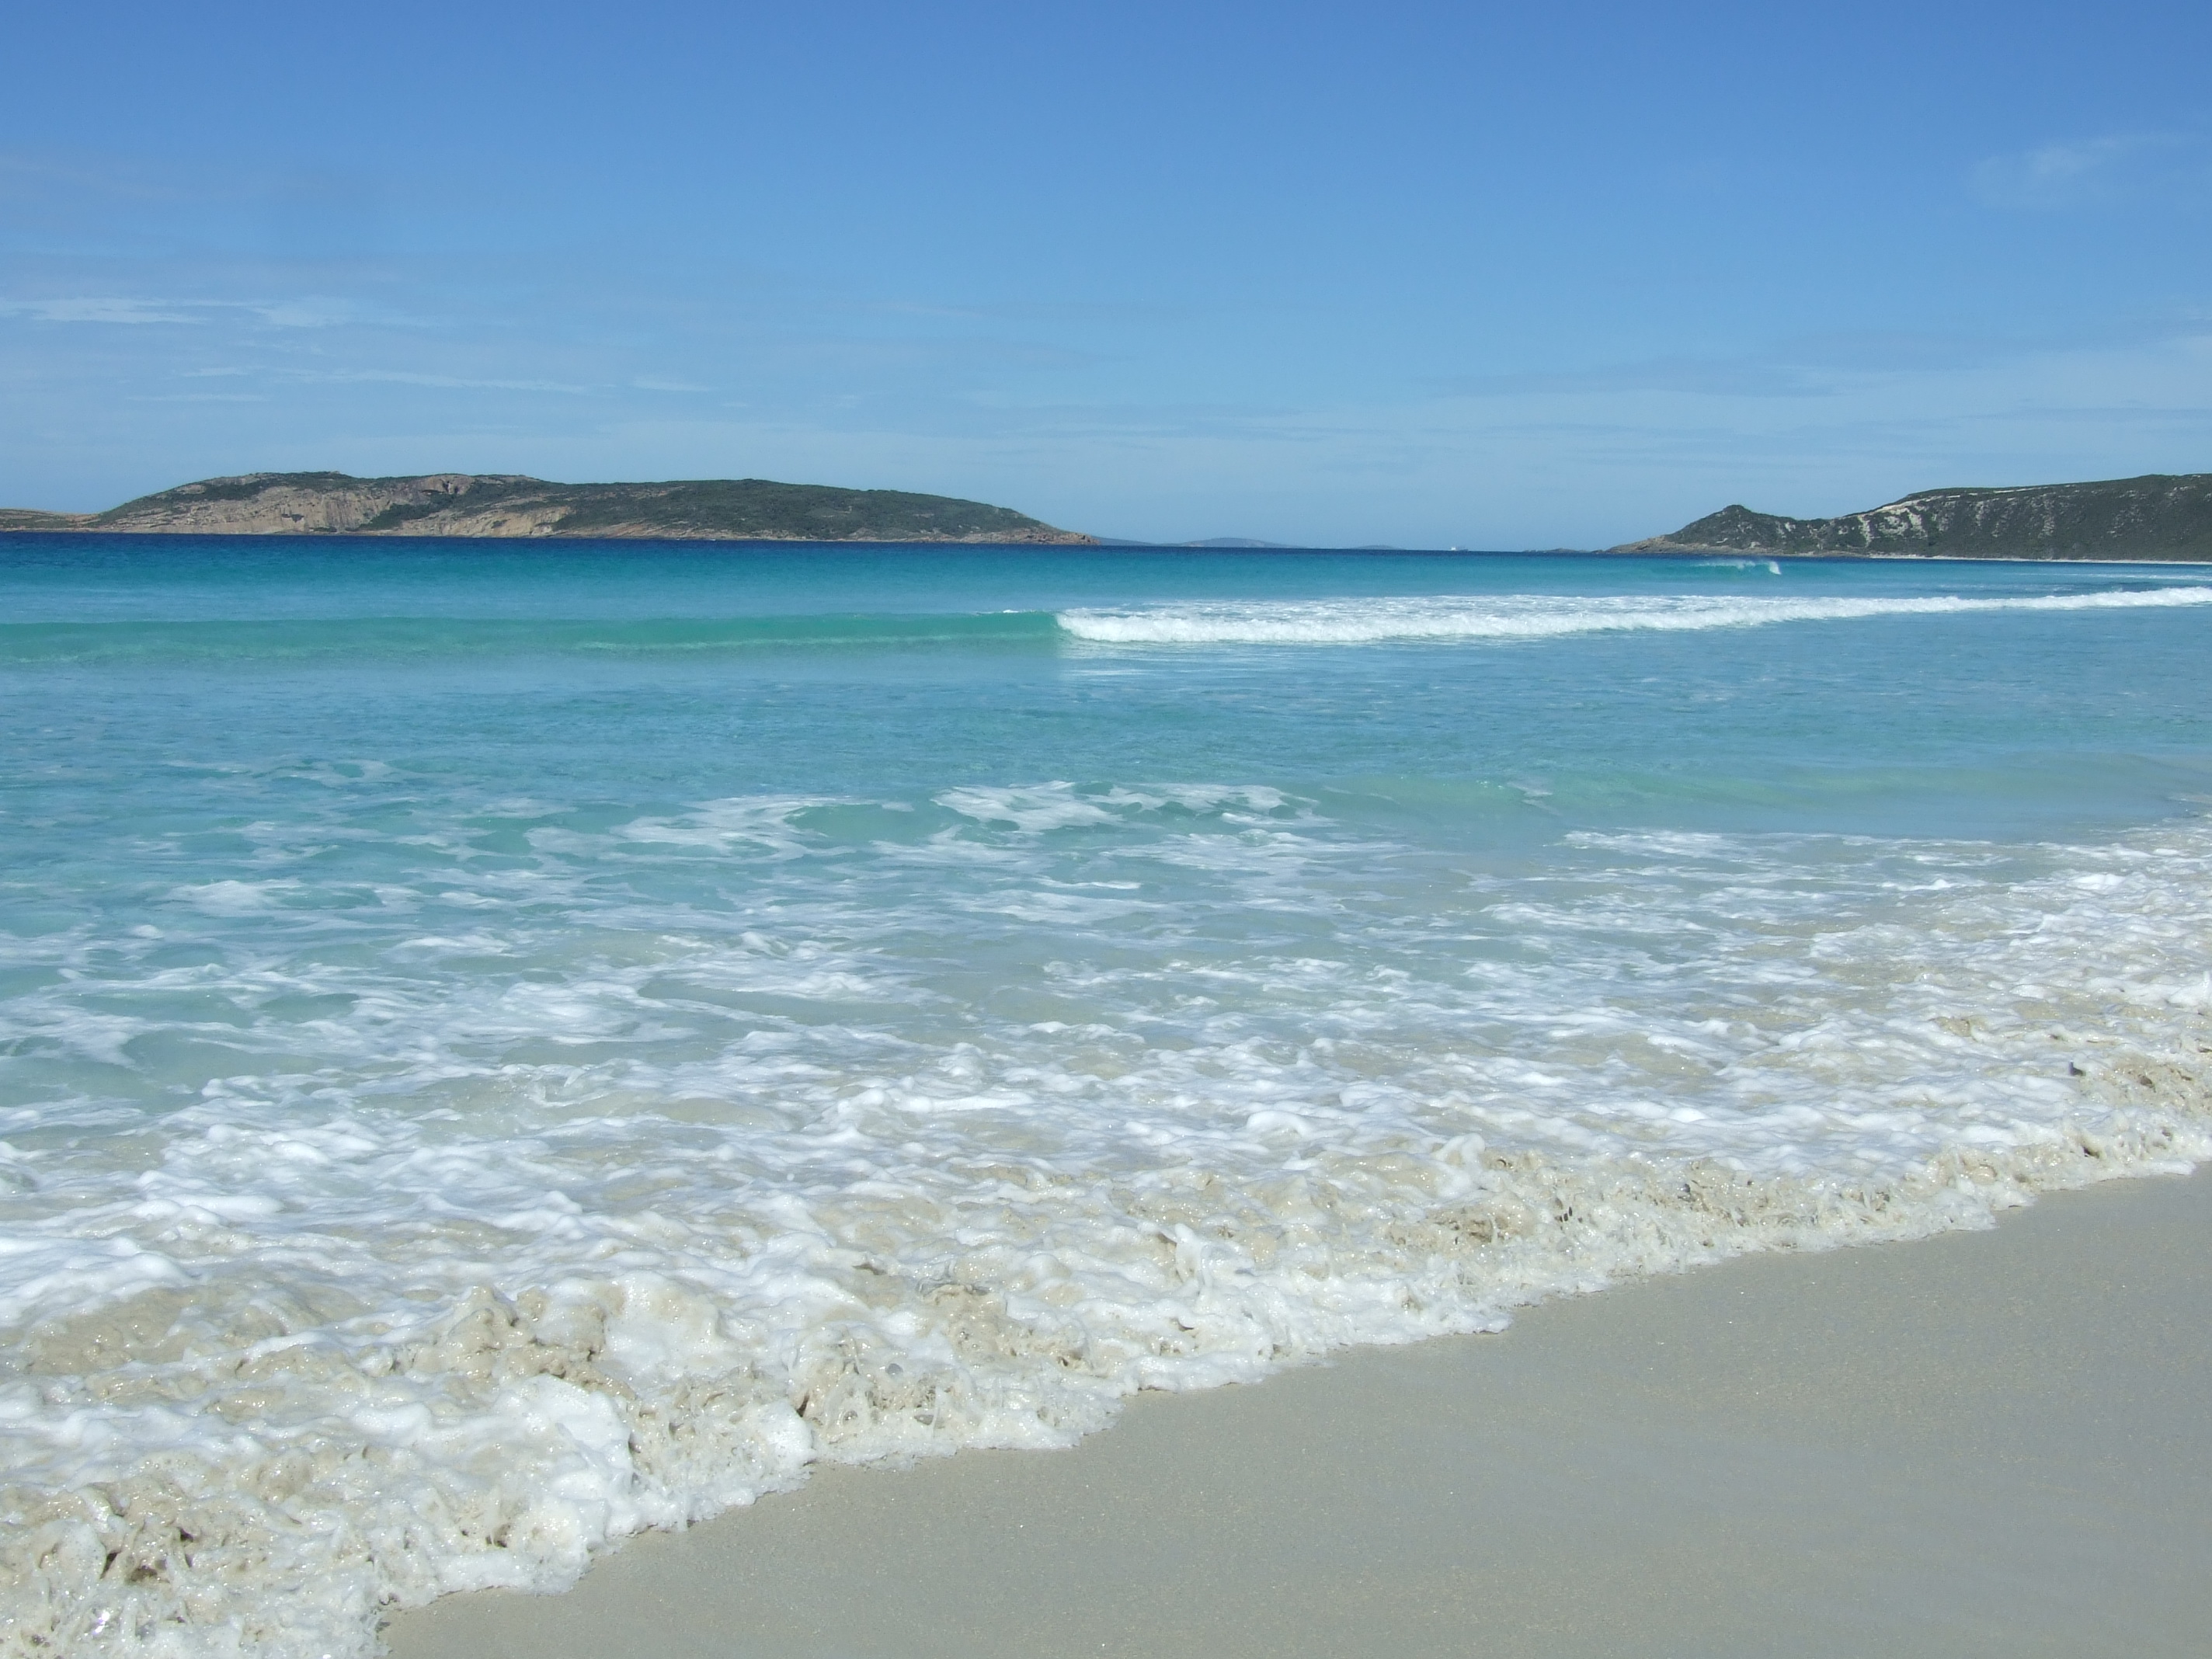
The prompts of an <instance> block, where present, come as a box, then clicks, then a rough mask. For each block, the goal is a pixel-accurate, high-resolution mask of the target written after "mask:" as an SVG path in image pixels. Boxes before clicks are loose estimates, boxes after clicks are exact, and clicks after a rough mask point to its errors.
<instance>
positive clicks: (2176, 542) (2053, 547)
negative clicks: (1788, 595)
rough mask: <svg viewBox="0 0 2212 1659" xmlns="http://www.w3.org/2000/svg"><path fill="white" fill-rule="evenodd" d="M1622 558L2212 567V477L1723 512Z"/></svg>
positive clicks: (2159, 476)
mask: <svg viewBox="0 0 2212 1659" xmlns="http://www.w3.org/2000/svg"><path fill="white" fill-rule="evenodd" d="M1609 551H1611V552H1614V553H1754V554H1760V555H1767V556H1790V555H1801V556H1802V555H1820V554H1828V555H1835V554H1858V555H1862V556H1865V555H1873V554H1887V555H1891V556H1918V557H1921V558H1943V559H2130V560H2132V559H2142V560H2162V559H2177V560H2212V473H2206V472H2192V473H2184V474H2179V475H2169V474H2165V473H2151V474H2148V475H2147V476H2146V477H2140V478H2114V479H2111V480H2107V481H2105V482H2100V483H2070V484H2029V485H2025V486H2022V487H2020V488H2016V489H1926V490H1923V491H1921V492H1920V493H1919V494H1918V495H1907V496H1906V497H1905V499H1904V500H1902V501H1892V502H1891V503H1890V504H1889V505H1888V506H1887V507H1870V508H1869V509H1868V510H1867V511H1865V512H1863V513H1845V514H1844V515H1843V516H1842V517H1841V518H1835V519H1789V518H1783V517H1780V516H1778V515H1777V514H1774V513H1754V512H1753V511H1752V510H1751V509H1750V508H1749V507H1723V508H1722V509H1721V510H1720V511H1719V512H1717V513H1709V514H1708V515H1706V516H1705V518H1702V519H1699V520H1698V521H1697V522H1696V523H1694V524H1690V525H1685V526H1683V527H1682V528H1681V529H1680V530H1678V531H1676V532H1674V534H1673V535H1671V536H1653V537H1651V538H1648V539H1646V540H1644V541H1640V542H1630V543H1628V544H1626V545H1624V546H1620V547H1616V548H1612V549H1609Z"/></svg>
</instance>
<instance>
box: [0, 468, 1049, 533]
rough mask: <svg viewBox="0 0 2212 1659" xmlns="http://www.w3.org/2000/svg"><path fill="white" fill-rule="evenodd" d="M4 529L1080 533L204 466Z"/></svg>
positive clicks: (795, 502) (22, 517) (948, 503)
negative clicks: (102, 504) (169, 484)
mask: <svg viewBox="0 0 2212 1659" xmlns="http://www.w3.org/2000/svg"><path fill="white" fill-rule="evenodd" d="M0 530H46V531H56V530H84V531H108V532H125V533H139V534H172V535H174V534H186V535H190V534H203V535H282V534H293V535H302V534H304V535H368V536H378V535H402V536H499V537H510V536H578V537H620V538H664V537H665V538H684V539H708V538H712V539H721V540H745V541H751V540H760V541H827V542H852V541H883V542H1035V543H1072V544H1088V543H1089V542H1090V540H1091V538H1089V537H1087V536H1083V535H1079V534H1077V533H1075V532H1072V531H1066V530H1059V529H1055V528H1054V526H1051V525H1048V524H1044V523H1042V522H1040V521H1039V520H1036V519H1032V518H1030V517H1029V516H1028V515H1027V514H1025V513H1017V512H1014V511H1013V510H1012V509H1011V508H1009V507H992V506H989V505H987V504H986V503H984V502H982V501H960V500H957V499H955V498H954V497H951V496H948V495H915V494H912V493H910V492H908V491H905V490H897V489H837V488H835V487H834V486H830V485H827V484H790V483H772V482H770V481H769V480H767V479H764V478H708V479H696V480H686V481H681V482H676V483H596V484H592V483H587V484H563V483H547V482H546V481H545V480H544V479H542V478H531V477H521V476H520V475H515V474H478V473H465V472H443V473H431V474H426V475H422V476H416V477H393V478H356V477H350V476H349V475H348V474H346V473H343V472H255V473H249V474H246V475H245V476H243V477H234V478H207V479H203V480H201V481H200V482H198V483H188V484H180V485H179V486H178V487H177V488H176V489H165V490H162V491H161V492H160V493H158V494H156V495H144V496H141V497H140V498H139V499H138V500H137V501H125V503H124V504H123V505H122V506H120V507H111V508H110V509H109V510H108V511H106V512H105V513H32V512H27V511H21V510H16V511H7V512H0Z"/></svg>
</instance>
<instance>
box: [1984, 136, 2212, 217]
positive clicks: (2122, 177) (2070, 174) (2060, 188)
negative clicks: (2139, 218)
mask: <svg viewBox="0 0 2212 1659" xmlns="http://www.w3.org/2000/svg"><path fill="white" fill-rule="evenodd" d="M2205 160H2206V156H2205V145H2204V143H2203V140H2202V139H2200V138H2197V137H2191V136H2189V135H2186V134H2182V133H2170V132H2166V133H2160V132H2119V133H2107V134H2106V135H2105V136H2104V137H2098V138H2072V139H2064V140H2060V141H2057V142H2054V143H2047V144H2039V145H2037V146H2036V147H2035V148H2034V149H2026V150H2019V151H2015V152H2014V153H2013V154H2011V155H1992V156H1990V157H1989V158H1988V159H1986V160H1985V161H1982V162H1980V163H1979V164H1978V165H1977V166H1976V167H1975V168H1974V170H1973V176H1972V184H1973V188H1974V193H1975V194H1976V195H1978V196H1979V197H1981V198H1982V200H1984V202H1986V203H1988V204H1990V206H1992V207H2003V208H2024V209H2027V210H2034V211H2043V212H2050V211H2054V210H2059V209H2063V208H2075V207H2087V206H2092V205H2094V204H2100V203H2104V202H2111V201H2117V200H2119V199H2122V198H2123V197H2132V196H2135V195H2137V194H2140V193H2142V192H2145V191H2174V190H2176V189H2177V188H2178V187H2186V186H2189V185H2196V186H2200V187H2201V186H2202V185H2203V184H2205V183H2206V182H2207V176H2208V169H2207V168H2206V166H2205Z"/></svg>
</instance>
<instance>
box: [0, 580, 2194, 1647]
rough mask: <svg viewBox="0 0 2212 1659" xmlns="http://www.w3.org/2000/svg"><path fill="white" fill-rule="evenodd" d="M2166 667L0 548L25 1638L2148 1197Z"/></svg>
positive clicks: (2161, 1091)
mask: <svg viewBox="0 0 2212 1659" xmlns="http://www.w3.org/2000/svg"><path fill="white" fill-rule="evenodd" d="M2208 644H2212V571H2208V570H2203V569H2192V568H2175V567H2170V566H2166V567H2147V568H2134V567H2124V566H2081V565H2075V566H2063V565H2033V564H1935V563H1901V562H1900V563H1842V562H1838V563H1826V562H1802V563H1795V562H1793V563H1787V564H1774V565H1770V564H1768V563H1767V562H1763V561H1753V560H1711V561H1687V560H1667V561H1659V560H1634V561H1631V560H1613V559H1602V558H1534V557H1506V556H1393V555H1371V554H1358V555H1351V554H1343V555H1338V554H1295V555H1291V554H1278V553H1256V554H1248V553H1212V552H1208V553H1194V552H1188V551H1156V550H1057V549H1054V550H1030V549H874V548H762V547H713V546H707V547H702V546H697V545H692V546H667V545H659V544H560V545H557V546H549V545H542V544H528V545H519V546H513V547H484V546H480V545H462V546H454V545H450V544H447V545H441V544H429V543H406V542H374V543H344V544H334V543H331V542H329V541H290V540H279V539H258V538H257V539H239V540H222V539H202V538H175V539H168V538H161V539H132V538H106V539H103V538H53V539H46V540H42V539H40V538H28V537H13V538H0V742H4V750H0V752H4V753H5V755H6V757H7V758H8V766H7V769H6V774H5V789H4V794H0V814H4V816H0V833H3V834H4V836H5V843H4V844H5V845H6V847H7V848H8V857H7V860H6V866H5V870H4V875H0V1330H4V1333H5V1335H4V1343H5V1348H4V1359H0V1436H4V1442H3V1443H0V1444H4V1455H5V1457H6V1460H7V1461H6V1466H5V1476H4V1478H5V1480H7V1481H8V1483H9V1495H8V1498H7V1500H6V1501H7V1507H8V1509H9V1513H10V1514H11V1515H12V1516H15V1525H14V1526H13V1527H12V1528H11V1535H12V1537H13V1538H14V1540H15V1541H14V1542H13V1543H11V1544H9V1545H8V1546H7V1547H6V1549H7V1552H8V1553H9V1570H10V1571H13V1573H14V1574H15V1579H14V1581H13V1582H14V1583H15V1585H16V1588H15V1590H13V1591H11V1592H9V1593H10V1594H11V1595H15V1598H16V1600H15V1602H14V1603H13V1604H12V1605H11V1606H10V1607H9V1608H8V1609H6V1611H7V1613H9V1616H11V1617H13V1618H15V1620H16V1621H17V1622H16V1624H15V1626H14V1627H13V1628H14V1629H15V1631H17V1632H27V1631H33V1630H36V1631H42V1632H50V1633H53V1634H57V1635H59V1636H61V1637H63V1638H66V1639H68V1640H70V1641H73V1642H76V1643H77V1644H81V1645H82V1646H84V1647H85V1649H86V1650H95V1649H98V1648H99V1647H100V1644H103V1643H106V1642H110V1641H112V1642H114V1643H117V1644H125V1643H132V1644H140V1646H141V1649H142V1650H149V1651H150V1650H160V1651H175V1652H179V1653H201V1652H209V1653H212V1652H216V1651H228V1650H229V1649H228V1648H226V1647H225V1646H224V1644H225V1643H226V1642H231V1641H238V1640H242V1641H244V1642H245V1644H246V1646H247V1647H248V1648H249V1649H250V1650H254V1651H267V1652H272V1653H292V1652H299V1653H308V1652H325V1651H366V1650H367V1644H368V1643H369V1641H370V1639H371V1638H370V1634H369V1632H371V1631H372V1630H373V1626H374V1613H375V1609H376V1607H377V1606H378V1605H379V1604H380V1602H382V1601H395V1600H396V1601H404V1602H413V1601H421V1600H422V1599H425V1598H427V1597H428V1596H430V1595H435V1594H438V1593H440V1592H441V1591H443V1590H447V1589H456V1588H464V1587H468V1586H472V1585H482V1584H495V1583H510V1584H519V1585H531V1586H538V1587H544V1586H547V1585H553V1584H558V1583H562V1582H564V1581H565V1579H566V1578H567V1577H571V1576H573V1574H574V1572H575V1571H577V1570H578V1568H579V1567H580V1565H581V1563H582V1562H583V1561H584V1560H585V1559H586V1558H587V1556H588V1554H589V1553H591V1552H592V1550H594V1549H597V1548H599V1547H604V1546H605V1545H606V1544H608V1543H609V1542H611V1541H613V1540H616V1539H618V1538H619V1537H620V1536H622V1535H623V1534H626V1533H628V1532H630V1531H634V1530H635V1529H636V1528H640V1527H641V1526H649V1525H668V1524H677V1523H680V1522H683V1521H684V1520H685V1519H687V1518H689V1517H691V1516H697V1515H702V1514H705V1513H709V1512H711V1511H713V1510H715V1509H718V1508H720V1507H723V1506H726V1505H727V1504H732V1503H741V1502H745V1501H749V1500H750V1498H752V1497H754V1496H755V1495H757V1494H758V1493H760V1492H764V1491H769V1490H773V1489H776V1488H779V1487H783V1486H790V1485H792V1484H793V1483H794V1482H795V1481H797V1480H800V1479H802V1478H803V1477H804V1472H805V1468H807V1467H808V1466H809V1465H810V1464H811V1463H812V1462H817V1461H820V1460H823V1459H829V1460H837V1461H866V1460H868V1459H872V1458H877V1457H883V1456H896V1455H908V1454H911V1453H915V1452H927V1451H934V1450H943V1449H952V1448H955V1447H958V1446H963V1445H975V1444H996V1445H1015V1446H1020V1445H1048V1444H1059V1443H1065V1442H1066V1440H1067V1439H1069V1438H1070V1437H1073V1436H1075V1435H1078V1434H1080V1433H1083V1432H1086V1431H1090V1430H1091V1429H1093V1428H1096V1427H1098V1426H1100V1425H1103V1424H1104V1423H1105V1422H1106V1421H1108V1420H1109V1419H1110V1417H1111V1415H1112V1413H1113V1412H1114V1410H1115V1403H1116V1402H1117V1401H1119V1400H1120V1399H1121V1398H1123V1397H1125V1396H1126V1395H1127V1393H1128V1392H1129V1391H1130V1390H1131V1389H1136V1388H1140V1387H1176V1388H1182V1387H1199V1386H1205V1385H1207V1384H1210V1383H1218V1382H1224V1381H1230V1380H1235V1379H1238V1378H1246V1377H1251V1376H1258V1375H1261V1374H1262V1373H1264V1372H1265V1371H1266V1370H1268V1369H1270V1368H1272V1367H1273V1366H1276V1365H1279V1364H1285V1363H1288V1362H1291V1361H1294V1360H1296V1359H1298V1358H1302V1357H1305V1356H1310V1355H1312V1354H1315V1353H1318V1352H1326V1351H1327V1350H1328V1349H1329V1348H1331V1347H1334V1346H1341V1345H1343V1344H1346V1343H1352V1342H1372V1341H1393V1340H1409V1339H1411V1338H1413V1337H1418V1336H1420V1335H1424V1334H1432V1333H1437V1332H1443V1331H1449V1330H1468V1329H1482V1328H1494V1327H1495V1326H1496V1325H1497V1324H1498V1323H1499V1322H1502V1321H1503V1319H1504V1317H1505V1316H1507V1315H1508V1313H1509V1312H1510V1310H1511V1309H1512V1308H1514V1307H1515V1306H1517V1305H1520V1304H1523V1303H1525V1302H1527V1301H1528V1299H1530V1298H1531V1297H1537V1296H1541V1295H1547V1294H1553V1293H1558V1292H1560V1291H1570V1290H1574V1289H1578V1288H1583V1287H1587V1286H1589V1285H1595V1284H1598V1283H1601V1282H1605V1281H1606V1280H1607V1279H1615V1278H1619V1277H1620V1276H1623V1275H1627V1274H1634V1273H1644V1272H1653V1271H1663V1270H1667V1269H1670V1268H1673V1267H1680V1266H1684V1265H1687V1264H1689V1263H1691V1262H1693V1261H1699V1260H1703V1259H1707V1258H1709V1257H1711V1255H1716V1254H1723V1253H1726V1252H1729V1251H1731V1250H1735V1249H1750V1248H1761V1247H1772V1246H1806V1245H1820V1244H1826V1243H1839V1242H1849V1241H1850V1240H1852V1239H1856V1238H1870V1237H1903V1236H1910V1235H1911V1234H1914V1233H1917V1232H1925V1231H1931V1230H1934V1229H1936V1228H1940V1227H1944V1226H1953V1225H1977V1224H1978V1222H1980V1221H1982V1220H1984V1219H1985V1218H1986V1217H1987V1215H1988V1214H1989V1213H1990V1211H1991V1210H1992V1209H1993V1208H1996V1207H2001V1206H2003V1205H2006V1204H2008V1203H2014V1202H2018V1201H2021V1199H2022V1197H2023V1196H2024V1195H2026V1194H2028V1193H2030V1192H2032V1191H2033V1190H2034V1189H2036V1188H2039V1187H2044V1186H2049V1185H2054V1184H2065V1183H2069V1182H2078V1181H2081V1180H2086V1179H2089V1178H2092V1177H2093V1176H2097V1175H2100V1174H2104V1173H2115V1172H2122V1171H2131V1170H2143V1169H2148V1168H2179V1167H2185V1166H2186V1165H2187V1164H2190V1163H2191V1162H2194V1161H2195V1160H2197V1159H2198V1158H2202V1157H2203V1156H2204V1155H2205V1154H2206V1152H2207V1150H2208V1147H2212V1142H2208V1141H2207V1139H2206V1138H2205V1132H2204V1128H2203V1117H2202V1113H2201V1106H2202V1103H2203V1088H2202V1082H2201V1055H2202V1053H2203V1049H2202V1047H2201V1038H2202V1030H2203V1010H2204V1009H2205V1007H2206V1006H2208V1005H2212V978H2208V977H2207V975H2206V971H2205V966H2204V964H2205V963H2207V962H2208V961H2212V954H2208V946H2209V945H2212V834H2208V832H2207V829H2206V826H2205V823H2204V821H2203V812H2204V805H2205V801H2206V799H2207V798H2208V796H2212V699H2208V697H2207V696H2206V693H2205V690H2204V681H2203V664H2204V662H2205V661H2206V659H2207V646H2208ZM9 1639H14V1638H9ZM149 1641H151V1642H155V1643H156V1644H166V1645H161V1646H159V1647H157V1648H155V1649H145V1648H143V1644H144V1643H146V1642H149Z"/></svg>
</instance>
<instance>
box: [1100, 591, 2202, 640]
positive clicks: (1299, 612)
mask: <svg viewBox="0 0 2212 1659" xmlns="http://www.w3.org/2000/svg"><path fill="white" fill-rule="evenodd" d="M2183 605H2212V587H2205V586H2172V587H2146V588H2128V589H2120V590H2117V591H2115V590H2103V591H2099V592H2078V593H2047V594H2022V595H2007V596H2004V597H2002V598H1990V597H1974V596H1972V595H1949V594H1932V595H1918V596H1915V595H1897V596H1884V597H1881V598H1857V597H1851V596H1847V595H1832V596H1826V597H1815V598H1805V599H1766V598H1757V597H1753V598H1738V597H1735V596H1728V597H1719V596H1708V595H1704V594H1656V595H1651V596H1648V597H1646V596H1638V595H1602V596H1564V595H1563V596H1553V595H1548V594H1488V595H1484V596H1481V597H1479V598H1458V597H1449V598H1435V599H1316V600H1276V601H1262V602H1256V603H1255V602H1249V601H1240V602H1234V603H1221V604H1201V605H1158V606H1148V607H1145V608H1141V609H1135V608H1133V609H1128V610H1110V611H1109V610H1070V611H1061V612H1060V613H1059V621H1060V627H1061V628H1062V629H1065V630H1066V632H1067V633H1068V634H1070V635H1073V637H1075V638H1077V639H1079V640H1089V641H1096V642H1098V643H1100V644H1113V645H1300V644H1308V645H1358V644H1367V643H1370V642H1378V641H1385V640H1541V639H1557V638H1560V637H1563V636H1565V635H1576V634H1601V633H1616V632H1646V633H1652V632H1656V633H1680V632H1692V631H1697V630H1700V629H1714V628H1760V627H1768V626H1771V625H1773V624H1776V623H1814V622H1854V621H1861V620H1864V619H1866V618H1869V617H1943V616H1962V615H1972V614H1975V613H1978V612H2000V611H2029V612H2033V611H2112V610H2121V611H2124V610H2135V609H2142V608H2146V607H2148V608H2158V609H2166V608H2171V607H2173V606H2183Z"/></svg>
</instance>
